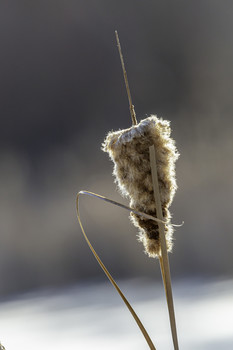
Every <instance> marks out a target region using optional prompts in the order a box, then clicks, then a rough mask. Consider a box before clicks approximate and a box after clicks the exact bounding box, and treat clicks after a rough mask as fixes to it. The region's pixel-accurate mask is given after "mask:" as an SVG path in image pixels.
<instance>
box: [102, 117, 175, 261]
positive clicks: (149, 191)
mask: <svg viewBox="0 0 233 350" xmlns="http://www.w3.org/2000/svg"><path fill="white" fill-rule="evenodd" d="M170 133H171V129H170V123H169V121H166V120H163V119H159V118H157V117H156V116H150V117H148V118H146V119H144V120H142V121H141V122H140V123H139V124H137V125H133V126H132V127H131V128H129V129H126V130H119V131H116V132H109V134H108V135H107V137H106V139H105V141H104V143H103V145H102V149H103V151H105V152H107V153H108V154H109V156H110V158H111V159H112V161H113V162H114V170H113V175H114V176H115V178H116V182H117V184H118V187H119V189H120V191H121V193H122V195H123V196H125V197H128V198H129V199H130V207H131V208H133V209H136V210H138V211H141V212H144V213H146V214H149V215H151V216H155V217H157V213H156V205H155V199H154V192H153V185H152V175H151V163H150V157H149V147H150V146H152V145H154V146H155V151H156V160H157V173H158V182H159V190H160V199H161V205H162V213H163V220H164V221H165V222H166V225H165V237H166V244H167V250H168V251H171V250H172V235H173V226H172V225H171V224H170V223H169V222H170V219H171V214H170V212H169V207H170V205H171V203H172V200H173V197H174V194H175V192H176V189H177V185H176V177H175V161H176V160H177V158H178V157H179V153H178V152H177V149H176V147H175V142H174V140H173V139H172V138H171V137H170ZM130 217H131V221H132V222H133V224H134V225H135V226H136V227H137V228H139V240H140V241H141V242H142V243H143V245H144V248H145V252H146V253H147V254H148V255H149V256H150V257H158V256H161V245H160V235H159V227H158V224H157V223H156V222H155V221H153V220H150V219H146V218H144V217H142V216H139V215H137V214H134V213H131V215H130Z"/></svg>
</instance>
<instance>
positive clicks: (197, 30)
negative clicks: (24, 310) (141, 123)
mask: <svg viewBox="0 0 233 350" xmlns="http://www.w3.org/2000/svg"><path fill="white" fill-rule="evenodd" d="M115 29H117V30H118V33H119V36H120V40H121V46H122V50H123V54H124V59H125V64H126V68H127V73H128V78H129V83H130V87H131V94H132V98H133V103H134V105H135V110H136V114H137V118H138V120H140V119H143V118H145V117H146V116H149V115H150V114H156V115H158V116H159V117H163V118H164V119H168V120H170V121H171V127H172V130H173V131H172V137H173V138H174V139H175V140H176V144H177V148H178V150H179V152H180V154H181V156H180V158H179V160H178V162H177V181H178V186H179V189H178V191H177V194H176V196H175V199H174V202H173V204H172V207H171V212H172V213H173V222H174V223H180V222H182V221H184V222H185V224H184V226H183V227H181V228H178V229H177V230H176V232H175V245H174V252H173V254H171V255H170V259H171V268H172V276H173V278H183V277H195V276H203V277H224V276H228V277H232V276H233V254H232V246H233V235H232V229H233V216H232V206H231V202H232V195H233V185H232V178H233V160H232V150H233V137H232V127H233V119H232V114H233V99H232V89H233V65H232V62H233V38H232V31H233V3H232V2H231V1H221V2H220V1H213V0H211V1H176V2H174V1H155V0H154V1H150V0H145V1H143V2H142V1H137V0H136V1H135V0H134V1H129V0H126V1H124V2H123V1H117V2H116V1H109V0H100V1H94V0H85V1H84V0H83V1H81V0H76V1H73V0H68V1H60V0H56V1H53V0H49V1H48V0H47V1H33V2H30V1H26V0H25V1H1V2H0V45H1V54H0V115H1V119H0V123H1V124H0V208H1V209H0V216H1V217H0V225H1V226H0V280H1V283H0V295H1V296H6V295H11V294H13V293H16V292H17V293H18V292H22V291H27V290H32V289H37V288H41V287H45V286H56V287H59V286H64V285H69V284H73V283H76V282H78V281H81V280H83V279H85V280H90V279H102V278H103V279H105V277H104V276H103V274H102V272H101V271H100V269H99V267H98V266H97V264H96V262H95V260H94V258H93V257H92V255H91V253H90V251H89V248H88V247H87V245H86V243H85V241H84V239H83V237H82V235H81V231H80V228H79V225H78V222H77V218H76V210H75V197H76V193H77V192H78V191H80V190H84V189H86V190H90V191H93V192H96V193H99V194H102V195H105V196H109V197H110V198H112V199H115V200H117V201H120V202H122V203H125V204H127V203H128V202H127V201H126V200H125V199H122V198H121V197H120V195H119V194H118V192H117V190H116V185H115V184H114V179H113V177H112V169H113V164H112V163H111V161H110V160H109V159H108V156H107V154H105V153H103V152H102V151H101V143H102V142H103V140H104V138H105V136H106V133H107V132H108V131H110V130H118V129H120V128H122V129H124V128H127V127H129V126H130V125H131V119H130V114H129V109H128V100H127V95H126V91H125V86H124V80H123V75H122V70H121V65H120V59H119V55H118V51H117V46H116V42H115V34H114V31H115ZM81 215H82V219H83V223H84V227H85V229H86V232H87V234H88V236H89V238H90V240H91V241H92V242H93V244H94V246H95V247H96V250H97V252H99V254H100V256H101V257H102V258H103V260H104V262H105V263H106V265H107V266H108V267H109V269H110V270H111V271H112V273H113V275H114V276H116V277H121V278H128V277H135V276H136V277H138V276H147V277H151V278H156V277H158V278H160V273H159V268H158V266H157V265H158V262H157V261H155V260H153V259H149V258H148V257H147V256H146V255H145V254H144V253H143V247H142V245H141V244H140V243H138V242H137V240H136V235H137V232H136V229H135V228H134V227H133V226H132V225H131V224H130V223H129V220H128V212H126V211H124V210H122V209H119V208H116V207H112V206H111V205H108V204H105V203H102V202H100V201H99V200H96V199H89V198H85V197H83V198H82V199H81Z"/></svg>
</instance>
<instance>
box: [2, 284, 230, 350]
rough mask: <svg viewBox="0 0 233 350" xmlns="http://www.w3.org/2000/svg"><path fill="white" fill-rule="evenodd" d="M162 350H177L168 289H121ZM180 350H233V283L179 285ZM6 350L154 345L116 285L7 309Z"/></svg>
mask: <svg viewBox="0 0 233 350" xmlns="http://www.w3.org/2000/svg"><path fill="white" fill-rule="evenodd" d="M119 285H120V287H121V289H122V290H123V292H124V293H125V294H126V297H127V298H128V299H129V301H130V302H131V304H132V306H133V307H134V309H135V311H136V312H137V314H138V316H139V317H140V319H141V321H142V322H143V324H144V326H145V328H146V329H147V331H148V333H149V335H150V336H151V338H152V340H153V342H154V344H155V347H156V349H158V350H160V349H161V350H163V349H164V350H172V349H173V345H172V339H171V333H170V327H169V319H168V313H167V308H166V301H165V297H164V292H163V289H162V286H161V285H160V283H159V282H158V281H156V282H155V283H152V282H148V281H147V280H130V281H120V282H119ZM173 293H174V303H175V312H176V319H177V328H178V337H179V345H180V350H182V349H183V350H197V349H198V350H209V349H211V350H214V349H218V350H232V349H233V280H224V281H205V280H202V281H201V280H185V281H182V282H176V281H175V282H174V283H173ZM0 341H1V343H2V344H3V345H4V346H5V348H6V350H16V349H17V350H39V349H40V350H41V349H43V350H47V349H48V350H55V349H69V350H77V349H82V350H86V349H101V350H107V349H108V350H109V349H112V350H116V349H117V350H119V349H123V350H124V349H126V350H143V349H145V350H146V349H148V345H147V343H146V342H145V340H144V338H143V336H142V335H141V333H140V331H139V329H138V328H137V325H136V323H135V321H134V319H133V318H132V316H131V315H130V314H129V312H128V310H127V308H126V307H125V305H124V304H123V302H122V301H121V299H120V297H119V296H118V294H117V293H116V291H115V290H114V289H113V287H112V286H111V284H110V283H108V282H106V283H99V284H98V283H97V284H82V285H75V286H73V287H70V288H67V289H62V290H46V291H42V292H38V293H30V294H25V295H23V296H20V297H18V298H15V299H14V300H7V301H1V303H0Z"/></svg>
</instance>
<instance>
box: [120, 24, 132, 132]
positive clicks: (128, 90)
mask: <svg viewBox="0 0 233 350" xmlns="http://www.w3.org/2000/svg"><path fill="white" fill-rule="evenodd" d="M115 34H116V41H117V46H118V50H119V55H120V59H121V66H122V70H123V75H124V79H125V86H126V91H127V95H128V100H129V109H130V114H131V118H132V124H133V125H137V119H136V113H135V110H134V105H133V103H132V98H131V94H130V89H129V83H128V78H127V73H126V69H125V64H124V59H123V55H122V51H121V44H120V40H119V36H118V33H117V30H116V31H115Z"/></svg>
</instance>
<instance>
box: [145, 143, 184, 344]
mask: <svg viewBox="0 0 233 350" xmlns="http://www.w3.org/2000/svg"><path fill="white" fill-rule="evenodd" d="M149 151H150V163H151V175H152V183H153V189H154V197H155V205H156V213H157V217H158V219H160V220H163V214H162V205H161V200H160V192H159V183H158V175H157V165H156V154H155V146H154V145H153V146H150V148H149ZM158 225H159V237H160V244H161V253H162V256H161V257H160V268H161V273H162V277H163V283H164V289H165V293H166V298H167V305H168V311H169V317H170V325H171V331H172V338H173V344H174V349H175V350H179V345H178V338H177V331H176V319H175V311H174V304H173V296H172V285H171V275H170V267H169V259H168V253H167V245H166V238H165V230H164V224H163V223H161V222H158Z"/></svg>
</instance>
